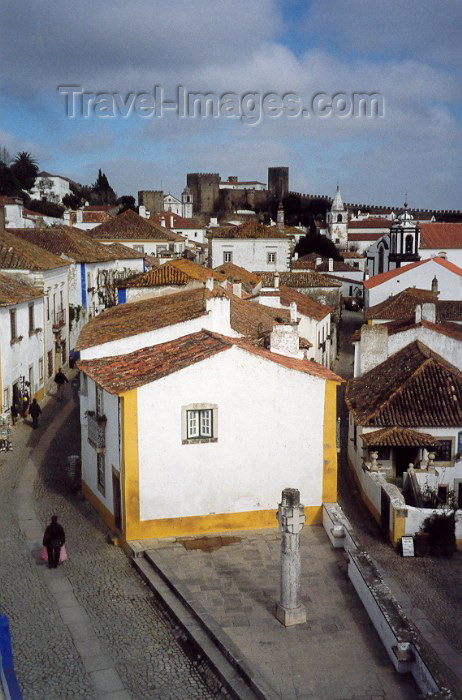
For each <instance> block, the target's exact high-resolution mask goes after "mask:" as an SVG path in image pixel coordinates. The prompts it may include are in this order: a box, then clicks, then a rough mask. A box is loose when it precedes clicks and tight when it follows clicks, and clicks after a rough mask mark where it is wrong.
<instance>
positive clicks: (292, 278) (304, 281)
mask: <svg viewBox="0 0 462 700" xmlns="http://www.w3.org/2000/svg"><path fill="white" fill-rule="evenodd" d="M256 274H258V275H260V277H261V279H262V284H263V286H264V287H273V286H274V272H259V273H256ZM279 284H281V285H285V286H286V287H295V288H297V287H298V288H303V287H341V286H342V283H341V282H337V281H336V280H333V279H330V278H329V277H326V275H322V274H321V273H320V272H317V271H316V270H307V271H306V272H280V273H279Z"/></svg>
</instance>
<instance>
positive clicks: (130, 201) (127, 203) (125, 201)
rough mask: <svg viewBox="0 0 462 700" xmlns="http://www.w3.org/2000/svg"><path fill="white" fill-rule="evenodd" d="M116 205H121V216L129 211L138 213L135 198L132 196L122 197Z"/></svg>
mask: <svg viewBox="0 0 462 700" xmlns="http://www.w3.org/2000/svg"><path fill="white" fill-rule="evenodd" d="M116 204H119V205H120V208H119V214H123V212H124V211H127V209H132V211H136V212H138V210H137V208H136V205H135V198H134V197H132V196H131V195H128V194H125V195H123V196H122V197H119V198H118V199H117V201H116Z"/></svg>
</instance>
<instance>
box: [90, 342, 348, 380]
mask: <svg viewBox="0 0 462 700" xmlns="http://www.w3.org/2000/svg"><path fill="white" fill-rule="evenodd" d="M233 347H239V348H241V349H242V350H245V351H247V352H249V353H251V354H253V355H259V356H260V357H263V358H264V359H266V360H270V361H272V362H275V363H276V364H278V365H281V366H283V367H286V368H287V369H293V370H295V371H298V372H303V373H305V374H309V375H312V376H315V377H318V378H320V379H324V380H330V381H335V382H341V381H342V379H341V378H340V377H338V376H337V375H336V374H334V372H332V371H331V370H329V369H327V368H326V367H323V366H322V365H319V364H317V363H316V362H312V361H309V360H298V359H295V358H290V357H285V356H283V355H277V354H276V353H274V352H271V351H269V350H266V349H264V348H261V347H257V346H255V345H254V344H252V343H251V342H248V341H246V340H244V339H238V338H228V337H226V336H223V335H219V334H217V333H211V332H210V331H205V330H202V331H199V332H198V333H192V334H191V335H186V336H183V337H181V338H176V339H175V340H171V341H169V342H167V343H161V344H159V345H154V346H153V347H149V348H143V349H142V350H137V351H135V352H132V353H129V354H127V355H118V356H115V357H103V358H100V359H95V360H80V362H79V363H78V367H79V369H80V370H81V371H83V372H84V373H85V374H87V375H88V376H89V377H90V378H91V379H94V381H95V382H97V383H98V385H99V386H102V387H103V388H104V389H105V390H106V391H108V392H109V393H111V394H120V393H123V392H124V391H129V390H130V389H135V388H136V387H139V386H143V385H145V384H149V383H151V382H154V381H156V380H157V379H161V378H162V377H166V376H168V375H169V374H173V373H174V372H178V371H179V370H182V369H184V368H186V367H189V366H191V365H193V364H196V363H197V362H202V361H204V360H206V359H208V358H209V357H212V356H213V355H217V354H218V353H221V352H223V351H225V350H230V349H231V348H233ZM243 390H244V389H243Z"/></svg>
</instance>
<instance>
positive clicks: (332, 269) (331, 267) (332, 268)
mask: <svg viewBox="0 0 462 700" xmlns="http://www.w3.org/2000/svg"><path fill="white" fill-rule="evenodd" d="M333 271H334V258H329V272H333Z"/></svg>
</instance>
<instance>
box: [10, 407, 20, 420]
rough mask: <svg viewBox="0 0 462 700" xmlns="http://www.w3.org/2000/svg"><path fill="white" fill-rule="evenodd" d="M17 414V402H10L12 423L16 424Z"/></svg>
mask: <svg viewBox="0 0 462 700" xmlns="http://www.w3.org/2000/svg"><path fill="white" fill-rule="evenodd" d="M18 416H19V409H18V404H17V403H13V404H11V422H12V423H13V425H16V419H17V417H18Z"/></svg>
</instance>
